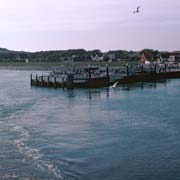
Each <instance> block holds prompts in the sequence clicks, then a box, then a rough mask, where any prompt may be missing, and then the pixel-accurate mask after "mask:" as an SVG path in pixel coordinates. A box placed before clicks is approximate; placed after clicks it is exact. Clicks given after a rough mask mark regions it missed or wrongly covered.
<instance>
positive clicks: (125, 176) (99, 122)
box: [0, 70, 180, 180]
mask: <svg viewBox="0 0 180 180" xmlns="http://www.w3.org/2000/svg"><path fill="white" fill-rule="evenodd" d="M30 73H31V72H25V71H2V70H1V71H0V179H1V180H179V178H180V97H179V95H180V80H178V79H177V80H167V81H161V82H158V83H144V84H142V83H139V84H134V85H129V86H121V87H118V88H116V89H108V88H102V89H92V90H88V89H85V90H83V89H81V90H72V91H67V90H61V89H56V90H55V89H47V88H44V89H42V88H31V87H30V82H29V77H30Z"/></svg>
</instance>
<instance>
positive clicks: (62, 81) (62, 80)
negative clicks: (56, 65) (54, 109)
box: [61, 75, 64, 89]
mask: <svg viewBox="0 0 180 180" xmlns="http://www.w3.org/2000/svg"><path fill="white" fill-rule="evenodd" d="M61 83H62V88H63V89H64V75H63V76H62V79H61Z"/></svg>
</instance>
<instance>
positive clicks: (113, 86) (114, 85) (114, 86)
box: [110, 81, 118, 88]
mask: <svg viewBox="0 0 180 180" xmlns="http://www.w3.org/2000/svg"><path fill="white" fill-rule="evenodd" d="M117 84H118V81H116V82H115V83H114V84H113V85H112V86H110V88H116V87H117Z"/></svg>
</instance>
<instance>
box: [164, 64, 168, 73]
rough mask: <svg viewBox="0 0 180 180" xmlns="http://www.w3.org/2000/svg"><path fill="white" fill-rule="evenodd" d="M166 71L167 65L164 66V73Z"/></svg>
mask: <svg viewBox="0 0 180 180" xmlns="http://www.w3.org/2000/svg"><path fill="white" fill-rule="evenodd" d="M166 71H167V64H164V72H166Z"/></svg>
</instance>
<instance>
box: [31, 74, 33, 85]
mask: <svg viewBox="0 0 180 180" xmlns="http://www.w3.org/2000/svg"><path fill="white" fill-rule="evenodd" d="M30 81H31V86H32V83H33V78H32V74H31V76H30Z"/></svg>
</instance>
